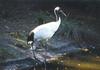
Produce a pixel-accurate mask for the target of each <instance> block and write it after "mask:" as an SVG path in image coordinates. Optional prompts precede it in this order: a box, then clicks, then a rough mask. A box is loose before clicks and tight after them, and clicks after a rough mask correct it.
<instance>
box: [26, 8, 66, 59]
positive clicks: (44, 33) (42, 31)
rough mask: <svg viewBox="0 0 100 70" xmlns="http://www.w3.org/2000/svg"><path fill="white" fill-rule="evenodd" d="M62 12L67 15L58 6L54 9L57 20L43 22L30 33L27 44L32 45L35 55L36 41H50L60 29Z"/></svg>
mask: <svg viewBox="0 0 100 70" xmlns="http://www.w3.org/2000/svg"><path fill="white" fill-rule="evenodd" d="M60 12H61V13H62V14H63V15H65V16H66V14H65V13H64V12H63V11H62V10H61V8H60V7H56V8H55V9H54V14H55V16H56V21H52V22H49V23H46V24H42V25H39V26H37V27H36V28H34V29H33V30H32V31H31V32H30V33H29V35H28V38H27V44H28V45H30V46H31V50H33V56H34V58H36V57H35V49H36V46H35V45H34V42H35V41H42V40H45V41H48V40H49V39H50V38H51V37H52V36H53V35H54V34H55V32H56V31H57V30H58V28H59V26H60V24H61V18H60V16H59V13H60Z"/></svg>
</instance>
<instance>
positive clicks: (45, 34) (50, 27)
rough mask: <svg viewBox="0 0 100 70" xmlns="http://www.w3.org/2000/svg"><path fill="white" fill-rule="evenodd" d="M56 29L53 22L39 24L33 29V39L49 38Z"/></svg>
mask: <svg viewBox="0 0 100 70" xmlns="http://www.w3.org/2000/svg"><path fill="white" fill-rule="evenodd" d="M56 30H57V29H55V26H54V22H50V23H48V24H43V25H40V26H38V27H36V28H35V29H34V30H33V32H34V34H35V35H34V38H35V39H49V38H51V37H52V36H53V35H54V33H55V31H56Z"/></svg>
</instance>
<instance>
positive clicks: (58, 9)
mask: <svg viewBox="0 0 100 70" xmlns="http://www.w3.org/2000/svg"><path fill="white" fill-rule="evenodd" d="M54 11H58V12H61V13H62V14H63V15H64V16H67V15H66V14H65V13H64V12H63V10H61V8H60V7H59V6H57V7H56V8H55V9H54Z"/></svg>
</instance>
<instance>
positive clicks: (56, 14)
mask: <svg viewBox="0 0 100 70" xmlns="http://www.w3.org/2000/svg"><path fill="white" fill-rule="evenodd" d="M54 14H55V16H56V21H58V20H59V18H60V16H59V15H58V11H55V10H54Z"/></svg>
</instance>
